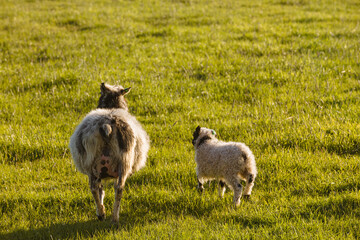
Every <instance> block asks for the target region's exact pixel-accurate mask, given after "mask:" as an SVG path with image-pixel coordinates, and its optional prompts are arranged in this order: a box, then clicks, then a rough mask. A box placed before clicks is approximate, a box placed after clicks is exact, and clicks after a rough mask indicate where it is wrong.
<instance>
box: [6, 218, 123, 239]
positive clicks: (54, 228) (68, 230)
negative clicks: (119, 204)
mask: <svg viewBox="0 0 360 240" xmlns="http://www.w3.org/2000/svg"><path fill="white" fill-rule="evenodd" d="M111 229H116V228H115V226H114V225H112V224H111V223H110V221H103V222H100V221H98V220H90V221H86V222H78V223H71V224H66V223H64V224H62V223H59V224H52V225H50V226H48V227H42V228H38V229H30V230H17V231H14V232H11V233H7V234H1V233H0V239H4V240H5V239H9V240H10V239H11V240H13V239H14V240H15V239H19V240H20V239H76V238H79V237H80V236H81V237H92V236H94V235H95V234H96V233H97V232H102V231H110V230H111Z"/></svg>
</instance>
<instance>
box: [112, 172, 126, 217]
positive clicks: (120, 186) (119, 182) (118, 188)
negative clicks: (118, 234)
mask: <svg viewBox="0 0 360 240" xmlns="http://www.w3.org/2000/svg"><path fill="white" fill-rule="evenodd" d="M126 178H127V176H126V175H125V174H120V171H119V177H118V178H117V179H116V181H115V183H114V189H115V201H114V207H113V212H112V222H113V223H118V222H119V213H120V201H121V198H122V193H123V190H124V187H125V181H126Z"/></svg>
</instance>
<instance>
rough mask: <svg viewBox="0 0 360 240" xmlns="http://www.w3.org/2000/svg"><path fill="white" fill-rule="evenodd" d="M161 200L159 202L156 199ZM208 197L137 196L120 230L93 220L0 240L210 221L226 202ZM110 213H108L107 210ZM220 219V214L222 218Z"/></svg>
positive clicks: (254, 222) (252, 221)
mask: <svg viewBox="0 0 360 240" xmlns="http://www.w3.org/2000/svg"><path fill="white" fill-rule="evenodd" d="M159 198H160V199H159ZM207 198H208V196H207V197H206V196H202V197H196V198H194V196H192V195H186V194H184V195H181V196H179V197H172V196H168V197H164V196H161V194H160V195H159V194H155V195H153V196H150V198H149V199H147V197H146V196H140V197H136V198H132V199H127V200H125V202H124V204H123V206H124V209H123V210H122V211H120V219H119V226H115V225H113V224H112V223H111V221H110V219H111V216H107V219H106V220H105V221H98V220H97V219H95V218H96V217H95V212H93V214H94V219H93V220H89V221H83V222H76V223H74V222H71V223H56V224H49V225H48V226H43V227H39V228H37V229H29V230H22V229H20V230H19V229H18V230H15V231H13V232H11V233H0V239H77V238H91V237H101V236H104V235H108V234H110V235H111V234H112V232H113V233H118V232H119V231H131V230H132V229H133V228H137V227H139V226H145V225H147V224H156V223H161V224H163V223H164V222H166V219H168V218H169V217H170V218H173V219H178V217H180V216H193V217H195V218H205V219H207V218H210V217H212V215H211V213H212V212H213V211H214V210H216V211H217V212H220V211H226V209H227V208H226V206H227V204H228V202H226V201H223V200H224V199H219V200H215V201H211V203H209V201H208V199H207ZM109 210H110V209H109ZM221 215H222V214H221ZM214 221H215V222H221V223H223V222H227V223H232V224H237V225H242V226H244V227H249V228H256V227H259V226H264V225H265V226H266V225H271V224H272V222H271V221H268V220H267V219H266V218H265V219H261V218H258V217H254V218H253V217H242V216H241V214H239V212H237V211H231V212H230V213H229V214H225V215H223V216H217V217H215V219H214Z"/></svg>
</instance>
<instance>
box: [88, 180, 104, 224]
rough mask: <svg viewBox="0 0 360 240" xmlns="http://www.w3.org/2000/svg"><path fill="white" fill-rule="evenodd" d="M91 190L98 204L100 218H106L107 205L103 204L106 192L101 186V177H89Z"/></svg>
mask: <svg viewBox="0 0 360 240" xmlns="http://www.w3.org/2000/svg"><path fill="white" fill-rule="evenodd" d="M89 184H90V190H91V193H92V195H93V197H94V200H95V204H96V215H97V217H98V219H99V220H104V219H105V207H104V204H103V199H104V196H105V192H104V190H103V188H102V186H101V179H98V178H96V177H95V176H92V175H91V176H90V177H89Z"/></svg>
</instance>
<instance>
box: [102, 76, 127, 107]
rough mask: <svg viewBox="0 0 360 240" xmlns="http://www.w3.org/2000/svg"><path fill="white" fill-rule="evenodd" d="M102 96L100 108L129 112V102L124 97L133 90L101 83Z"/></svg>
mask: <svg viewBox="0 0 360 240" xmlns="http://www.w3.org/2000/svg"><path fill="white" fill-rule="evenodd" d="M100 89H101V96H100V99H99V104H98V108H122V109H125V110H127V109H128V106H127V102H126V100H125V98H124V96H125V95H126V94H127V93H129V92H130V89H131V88H123V87H122V86H120V85H119V86H111V85H109V84H106V83H101V86H100Z"/></svg>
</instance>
